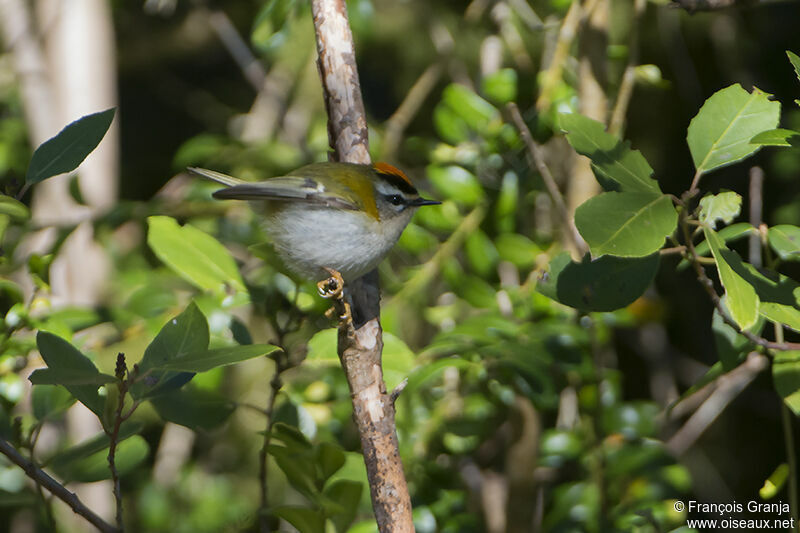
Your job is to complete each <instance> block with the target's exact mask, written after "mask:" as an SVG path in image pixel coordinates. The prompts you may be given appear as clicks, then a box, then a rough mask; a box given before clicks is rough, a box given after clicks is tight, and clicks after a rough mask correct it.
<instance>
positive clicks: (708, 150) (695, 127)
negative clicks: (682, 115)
mask: <svg viewBox="0 0 800 533" xmlns="http://www.w3.org/2000/svg"><path fill="white" fill-rule="evenodd" d="M769 96H770V95H768V94H767V93H764V92H762V91H760V90H759V89H756V88H754V89H753V92H752V94H751V93H748V92H747V91H745V90H744V89H742V86H741V85H739V84H738V83H737V84H734V85H731V86H730V87H726V88H725V89H722V90H720V91H717V92H716V93H714V94H713V95H711V97H710V98H709V99H708V100H706V101H705V103H704V104H703V107H701V108H700V111H699V112H698V113H697V115H696V116H695V117H694V118H693V119H692V122H691V123H690V124H689V131H688V135H687V136H686V140H687V142H688V143H689V150H690V151H691V153H692V159H693V160H694V165H695V168H696V169H697V173H698V174H699V175H701V174H705V173H706V172H708V171H710V170H714V169H715V168H719V167H722V166H725V165H729V164H731V163H735V162H736V161H740V160H742V159H744V158H745V157H747V156H749V155H751V154H753V153H754V152H755V151H756V150H758V149H759V146H758V145H753V144H750V139H752V138H753V137H754V136H755V135H757V134H758V133H761V132H762V131H766V130H770V129H773V128H775V127H776V126H777V125H778V120H779V118H780V113H781V104H780V103H779V102H771V101H770V100H769Z"/></svg>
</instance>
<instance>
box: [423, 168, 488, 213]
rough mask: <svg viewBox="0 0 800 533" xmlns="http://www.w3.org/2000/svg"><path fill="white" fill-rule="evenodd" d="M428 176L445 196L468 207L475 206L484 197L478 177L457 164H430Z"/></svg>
mask: <svg viewBox="0 0 800 533" xmlns="http://www.w3.org/2000/svg"><path fill="white" fill-rule="evenodd" d="M428 178H429V179H430V180H431V183H432V184H433V186H434V187H435V188H436V190H437V191H438V192H439V194H441V195H442V196H443V197H445V198H447V199H451V200H453V201H455V202H458V203H459V204H461V205H465V206H467V207H473V206H475V205H476V204H478V202H480V201H481V200H482V199H483V197H484V192H483V187H482V186H481V184H480V182H479V181H478V178H476V177H475V175H474V174H472V173H471V172H469V171H468V170H466V169H465V168H463V167H459V166H456V165H449V166H439V165H429V166H428Z"/></svg>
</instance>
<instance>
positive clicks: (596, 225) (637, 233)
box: [575, 192, 678, 257]
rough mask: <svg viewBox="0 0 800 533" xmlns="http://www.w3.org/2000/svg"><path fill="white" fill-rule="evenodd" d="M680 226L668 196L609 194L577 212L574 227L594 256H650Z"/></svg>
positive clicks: (584, 204)
mask: <svg viewBox="0 0 800 533" xmlns="http://www.w3.org/2000/svg"><path fill="white" fill-rule="evenodd" d="M677 224H678V213H677V212H676V211H675V208H674V207H673V205H672V200H670V198H669V196H665V195H659V194H653V193H642V192H606V193H602V194H600V195H599V196H595V197H593V198H590V199H589V200H587V201H586V202H584V203H583V204H582V205H580V206H579V207H578V209H577V210H576V211H575V225H576V226H577V227H578V231H580V233H581V236H582V237H583V238H584V239H585V240H586V243H587V244H588V245H589V249H590V250H591V252H592V255H593V256H595V257H598V256H601V255H605V254H609V255H615V256H621V257H644V256H646V255H650V254H652V253H653V252H655V251H657V250H658V249H660V248H661V247H662V246H663V245H664V239H665V237H667V236H668V235H670V234H671V233H672V232H673V231H675V227H676V226H677Z"/></svg>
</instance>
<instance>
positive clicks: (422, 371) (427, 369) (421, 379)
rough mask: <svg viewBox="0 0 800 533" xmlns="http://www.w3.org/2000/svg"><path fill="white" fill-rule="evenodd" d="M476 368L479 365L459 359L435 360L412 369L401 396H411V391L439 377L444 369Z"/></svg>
mask: <svg viewBox="0 0 800 533" xmlns="http://www.w3.org/2000/svg"><path fill="white" fill-rule="evenodd" d="M478 367H479V365H478V364H477V363H474V362H472V361H468V360H466V359H462V358H460V357H445V358H443V359H437V360H436V361H434V362H432V363H427V364H425V365H423V366H420V367H417V368H415V369H414V371H413V372H412V373H411V374H410V375H409V376H408V385H406V388H405V390H404V391H403V394H412V393H413V391H415V390H417V389H418V388H419V387H422V386H423V385H425V384H427V383H429V382H430V381H431V380H433V379H434V378H436V377H437V376H440V375H441V374H442V373H443V372H444V370H445V369H446V368H458V369H467V368H475V369H477V368H478Z"/></svg>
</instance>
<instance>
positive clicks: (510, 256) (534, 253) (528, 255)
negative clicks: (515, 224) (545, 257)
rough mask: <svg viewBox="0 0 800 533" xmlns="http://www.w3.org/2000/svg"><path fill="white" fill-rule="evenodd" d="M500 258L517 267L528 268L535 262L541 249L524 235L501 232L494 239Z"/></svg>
mask: <svg viewBox="0 0 800 533" xmlns="http://www.w3.org/2000/svg"><path fill="white" fill-rule="evenodd" d="M494 244H495V246H496V247H497V253H498V254H499V255H500V259H502V260H503V261H508V262H510V263H513V264H514V266H516V267H518V268H528V267H530V266H533V265H534V264H535V263H536V258H537V257H538V256H539V254H541V253H542V249H541V248H540V247H539V246H538V245H537V244H536V243H535V242H533V241H532V240H530V239H529V238H528V237H526V236H525V235H520V234H519V233H501V234H500V235H498V236H497V237H495V239H494Z"/></svg>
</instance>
